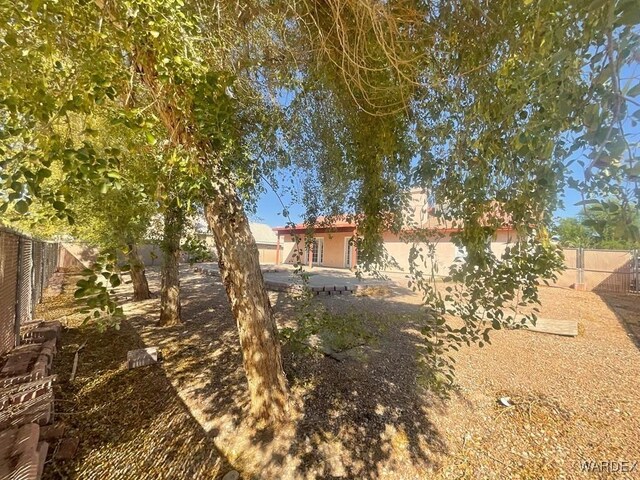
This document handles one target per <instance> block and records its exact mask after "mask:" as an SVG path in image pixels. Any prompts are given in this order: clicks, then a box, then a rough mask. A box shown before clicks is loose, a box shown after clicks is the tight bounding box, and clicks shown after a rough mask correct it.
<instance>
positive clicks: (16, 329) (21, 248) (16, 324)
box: [13, 237, 24, 347]
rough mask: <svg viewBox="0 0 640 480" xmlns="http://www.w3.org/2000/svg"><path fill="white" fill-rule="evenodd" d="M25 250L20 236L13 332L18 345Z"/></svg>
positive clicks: (15, 343)
mask: <svg viewBox="0 0 640 480" xmlns="http://www.w3.org/2000/svg"><path fill="white" fill-rule="evenodd" d="M23 251H24V238H22V237H18V259H17V267H18V273H17V275H16V315H15V321H14V322H13V332H14V336H15V340H14V342H13V343H14V345H15V346H16V347H18V346H19V345H20V314H21V312H22V292H21V289H20V287H21V286H22V275H23V272H22V253H23Z"/></svg>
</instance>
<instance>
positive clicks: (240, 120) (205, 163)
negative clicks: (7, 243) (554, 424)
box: [0, 0, 640, 413]
mask: <svg viewBox="0 0 640 480" xmlns="http://www.w3.org/2000/svg"><path fill="white" fill-rule="evenodd" d="M0 6H1V9H2V10H1V12H2V24H0V37H1V38H2V39H3V40H2V44H1V45H0V65H2V66H1V67H0V68H1V71H0V74H1V75H0V91H1V92H2V94H1V96H0V154H1V155H2V163H0V182H2V186H3V189H2V191H3V194H2V195H3V196H2V203H1V205H2V208H3V209H4V210H7V209H9V208H12V209H13V210H14V211H15V212H16V213H18V214H25V213H26V212H28V210H29V208H30V206H31V205H32V203H33V201H34V199H35V198H38V199H40V201H41V202H42V203H43V204H44V205H50V207H51V208H50V212H51V213H52V214H53V215H56V216H57V217H60V218H68V219H69V220H71V221H72V220H73V219H74V218H75V217H74V215H73V211H72V210H71V209H70V208H69V205H71V204H72V203H74V201H75V200H76V199H77V198H79V195H78V193H77V192H81V191H84V190H83V189H93V191H94V192H95V191H98V192H100V195H103V196H104V198H102V197H100V199H99V201H112V202H114V203H112V204H110V205H109V206H108V208H109V209H110V210H111V209H118V208H119V206H121V207H122V208H123V209H124V211H126V208H128V207H129V206H130V205H131V204H133V202H135V203H136V204H137V203H140V202H145V201H146V199H148V198H149V193H148V189H146V188H145V189H136V188H133V189H132V190H131V191H128V190H127V188H126V187H127V185H129V184H128V183H127V179H126V178H124V179H123V177H122V175H121V173H120V172H121V171H125V172H127V175H129V174H130V173H132V172H134V171H137V172H140V171H141V170H140V169H139V168H138V169H137V170H136V168H135V167H134V165H136V162H138V161H143V162H144V160H141V158H142V157H140V156H138V155H139V154H142V153H144V152H145V151H146V150H150V151H152V152H153V154H154V156H153V158H154V160H155V159H157V160H158V177H157V180H158V183H159V186H160V188H159V193H160V195H161V196H162V198H164V200H163V203H164V205H165V207H167V208H168V207H169V206H178V207H179V206H181V205H179V204H182V202H184V203H185V204H186V205H187V206H188V205H191V204H192V203H202V204H204V205H206V208H205V211H206V212H207V218H209V219H211V222H210V223H211V225H210V226H211V227H216V228H217V231H216V232H214V233H215V234H216V239H217V241H218V248H219V252H220V253H222V254H224V255H226V256H227V261H228V263H229V264H230V266H227V267H225V268H238V269H241V268H245V269H246V270H245V271H243V274H242V275H232V274H231V273H229V274H228V275H227V274H225V276H224V279H225V286H226V287H227V292H228V295H229V297H230V300H232V302H231V303H232V304H233V305H235V307H234V308H236V307H237V306H238V305H240V303H241V300H242V295H241V294H242V293H243V289H242V288H241V286H240V285H239V283H238V281H237V279H238V278H251V279H252V280H251V282H254V283H255V282H260V281H261V280H260V276H259V275H258V274H257V273H259V272H257V273H256V272H255V269H256V268H255V265H251V262H249V263H244V264H243V263H242V262H241V261H240V260H241V259H242V258H241V257H242V255H240V253H241V252H243V251H242V250H241V249H242V248H245V247H246V249H247V250H246V251H244V253H247V252H248V253H250V254H251V255H253V254H254V253H255V251H256V249H255V245H251V242H250V241H248V240H247V239H246V238H243V239H242V241H240V242H234V238H233V237H234V236H236V237H238V238H239V237H241V236H242V235H243V232H244V233H246V230H247V228H248V227H247V226H246V225H245V224H246V214H245V208H246V209H249V210H250V209H251V208H252V206H254V205H255V200H256V198H257V194H258V193H259V191H260V189H261V188H263V187H262V186H261V182H262V181H263V180H264V181H267V182H268V183H269V184H270V185H274V186H276V188H277V185H278V182H277V179H278V173H279V172H282V171H283V170H284V171H287V172H289V173H295V174H296V175H298V176H299V177H300V179H301V184H302V188H301V192H300V198H301V200H302V201H303V202H304V203H305V206H306V207H307V212H306V221H307V223H308V224H309V225H310V226H313V225H315V224H316V223H317V222H318V218H319V217H320V216H322V215H328V217H329V220H330V219H331V217H332V216H333V217H335V215H337V214H346V215H347V216H348V217H349V218H353V219H354V220H355V221H356V223H357V225H358V235H357V238H356V243H357V247H358V258H359V261H360V263H361V267H362V268H364V269H377V268H380V267H384V265H385V263H386V262H388V261H389V259H388V256H385V252H384V249H383V242H382V234H383V232H385V231H388V230H390V231H392V232H396V233H398V234H400V235H402V236H403V238H404V239H405V240H407V241H409V242H413V243H414V244H415V248H414V250H413V252H412V255H411V259H410V260H411V263H412V268H411V272H410V273H411V275H412V277H413V279H412V286H413V287H415V288H416V289H418V290H420V292H421V293H422V295H423V299H424V301H425V305H427V306H428V307H429V310H428V315H426V316H425V318H426V321H425V326H424V330H423V333H424V339H425V343H424V346H425V351H426V353H427V355H426V357H425V358H427V359H434V358H435V359H436V360H433V363H432V364H431V365H432V366H433V367H437V368H436V369H441V368H448V367H450V361H449V360H448V357H447V349H448V348H459V347H460V346H461V345H462V344H466V343H471V342H478V343H480V344H483V343H485V342H487V341H488V338H489V337H488V335H489V331H490V330H491V329H492V328H493V329H497V328H502V327H506V326H514V325H515V324H516V317H515V315H514V313H515V312H514V311H513V310H515V311H517V310H518V309H519V308H520V307H523V306H527V305H531V304H536V303H537V302H538V297H537V286H538V283H539V281H540V280H541V279H544V280H548V279H553V278H554V275H555V273H554V272H555V271H556V270H557V269H558V268H559V266H560V256H559V253H558V251H557V249H556V247H555V246H554V245H553V244H552V243H551V242H550V240H549V233H548V231H549V229H550V227H551V225H552V213H553V211H554V210H555V208H556V207H557V205H558V194H559V192H560V191H561V189H562V188H563V187H564V185H565V183H567V184H568V185H570V186H572V187H573V188H577V189H579V190H580V191H581V192H583V194H584V196H585V200H584V202H585V204H588V203H593V202H598V203H599V204H600V205H601V206H602V208H603V209H604V208H605V206H604V205H605V203H604V202H605V201H609V200H605V201H603V200H602V199H609V198H614V199H616V201H617V205H618V206H619V208H620V210H621V211H623V212H629V211H630V209H632V208H635V207H634V206H635V205H637V204H638V201H637V197H638V186H637V179H638V160H637V156H636V154H635V148H636V144H635V143H634V139H633V138H632V137H631V136H629V135H628V134H627V132H626V131H625V127H626V125H627V124H634V123H633V122H636V121H637V120H638V112H637V111H636V112H634V113H631V109H630V106H631V105H637V103H638V102H637V100H636V99H637V98H638V95H640V88H639V87H638V84H637V83H636V82H637V80H632V81H630V82H627V83H626V84H623V80H622V72H624V71H625V70H624V69H625V67H626V66H628V65H629V64H630V63H631V62H633V61H634V55H635V53H634V52H635V51H636V49H637V46H638V41H639V36H638V32H637V23H638V17H639V15H640V7H639V6H638V4H637V2H634V1H631V0H609V1H606V0H596V1H593V0H573V1H560V0H537V1H529V0H524V1H518V2H485V1H478V0H456V1H452V2H451V1H447V2H444V1H441V2H440V1H436V2H429V3H425V2H419V1H411V0H409V1H389V2H382V1H380V2H379V1H375V0H328V1H323V2H316V1H313V0H297V1H295V2H280V1H275V2H248V3H246V4H242V5H241V4H239V3H235V2H206V1H204V0H124V1H121V2H113V1H110V0H95V1H88V2H75V1H71V0H59V1H55V2H54V1H35V2H26V1H17V2H9V1H8V0H0ZM25 72H29V75H28V76H25ZM97 118H100V119H103V121H105V122H107V124H106V125H105V124H101V125H99V126H97V125H96V124H94V123H92V122H94V121H95V119H97ZM97 128H98V129H100V130H103V131H104V132H107V131H110V129H111V128H115V129H118V131H121V132H126V134H125V137H126V138H128V139H132V142H131V143H126V144H124V145H123V143H122V142H121V141H116V140H117V138H116V139H114V141H110V137H111V135H109V138H107V140H108V141H104V140H105V136H104V135H102V136H100V135H98V136H97V135H96V129H97ZM578 154H580V155H583V156H584V158H580V159H579V160H578V162H582V164H583V165H584V167H585V174H584V176H583V178H572V177H571V176H570V175H568V172H567V167H568V163H569V162H570V161H571V159H573V158H575V155H578ZM138 165H140V164H138ZM142 170H144V169H142ZM177 171H179V172H181V173H180V175H177V176H174V173H176V172H177ZM54 172H55V174H56V178H58V180H59V181H58V182H53V183H51V182H48V181H47V179H48V178H50V177H52V176H53V175H54ZM133 177H134V175H130V178H133ZM141 184H144V185H148V183H147V180H142V181H141V183H138V182H137V181H135V182H132V183H131V185H132V186H133V185H141ZM416 186H417V187H421V188H423V189H425V190H426V191H428V193H429V196H430V198H431V199H432V203H433V204H434V205H435V210H434V212H433V214H434V218H435V219H436V220H437V221H439V222H441V223H442V224H447V225H448V226H449V227H450V228H452V229H454V230H455V233H454V234H453V235H452V239H453V241H454V242H455V243H456V244H458V245H459V246H461V247H464V248H465V249H466V251H467V252H468V255H467V257H466V259H465V260H464V261H462V262H461V263H459V264H457V265H455V266H454V267H453V268H452V269H451V271H450V272H447V274H448V279H449V280H450V281H451V286H450V289H449V290H446V291H445V292H442V291H441V290H439V289H437V288H436V286H435V283H434V282H435V273H436V272H435V271H434V269H435V266H434V265H435V264H434V253H433V252H434V244H435V241H436V240H437V231H436V230H434V229H432V228H423V226H421V225H417V224H415V222H413V223H412V222H410V223H409V224H408V223H407V220H406V217H405V213H406V212H405V210H406V207H407V205H408V191H409V189H410V188H411V187H416ZM127 192H128V193H127ZM141 192H145V193H144V195H146V197H142V196H140V195H142V193H141ZM128 195H129V196H128ZM634 196H635V201H634V200H633V198H634ZM238 198H241V199H242V203H240V201H239V200H238ZM78 201H82V200H78ZM625 218H630V217H629V215H627V217H625ZM134 220H135V217H134ZM505 222H508V223H509V224H511V225H512V226H513V227H514V229H515V231H516V232H517V237H518V241H517V242H516V243H515V244H514V245H513V246H511V247H510V248H509V249H507V251H506V253H505V254H504V255H503V256H501V257H498V256H496V255H495V254H494V253H493V252H492V251H491V250H490V249H488V248H487V247H486V245H487V240H488V239H490V238H491V237H492V236H493V235H494V234H495V232H496V231H497V229H498V228H500V227H501V226H502V225H503V224H504V223H505ZM83 223H84V222H83ZM142 223H144V222H140V224H142ZM625 225H627V226H628V225H631V226H630V227H629V228H628V231H627V233H626V234H627V235H629V236H633V235H637V233H638V232H637V228H635V229H634V228H633V223H629V222H627V223H626V224H625ZM110 227H113V226H112V225H111V226H110ZM245 227H246V228H245ZM406 227H410V228H408V229H407V228H406ZM252 258H253V257H252ZM245 259H246V255H245ZM234 261H235V265H231V264H232V263H234ZM251 268H253V270H251ZM227 273H228V272H227ZM252 286H255V285H252ZM259 287H260V288H256V290H255V291H256V292H257V293H256V295H257V296H258V297H260V299H261V300H260V301H263V302H264V303H265V304H264V305H262V306H261V307H260V308H257V309H256V310H253V311H251V312H252V313H251V315H254V317H256V318H253V319H249V320H256V321H257V320H260V319H258V318H257V317H259V316H260V312H263V313H264V315H266V317H265V318H266V320H265V323H264V324H260V325H262V327H261V328H263V329H264V330H265V332H264V333H265V337H266V338H272V337H274V333H275V326H274V324H273V319H272V317H271V314H270V309H269V308H268V299H267V300H265V299H266V295H265V294H264V288H263V287H261V286H259ZM244 307H246V311H244V312H243V311H241V308H240V307H237V308H236V309H235V310H234V313H235V314H236V315H237V316H238V319H241V317H242V315H243V314H248V313H247V312H249V311H250V308H249V307H250V306H247V305H245V306H244ZM510 309H511V310H510ZM265 312H266V313H265ZM447 315H456V316H459V317H461V318H462V319H463V321H464V326H462V327H456V328H454V327H452V326H451V325H450V324H449V323H447V322H446V316H447ZM239 323H241V322H240V320H239ZM255 325H256V324H255V323H251V324H250V326H255ZM249 330H250V329H247V330H243V329H241V332H243V331H249ZM256 338H262V336H261V335H257V336H256ZM243 347H244V348H251V347H252V345H250V343H249V342H248V341H247V342H245V343H243ZM265 348H266V349H267V350H268V349H269V348H271V351H270V352H271V353H270V354H269V355H267V356H266V357H262V358H270V359H273V362H272V363H270V365H271V366H272V367H273V369H279V368H280V367H279V365H280V363H279V353H278V348H277V345H276V344H275V343H274V344H273V345H271V344H270V345H269V346H267V347H265ZM265 351H266V350H265ZM246 353H247V352H245V354H246ZM251 357H252V356H251V355H245V360H246V361H249V360H250V358H251ZM276 357H277V358H276ZM247 359H249V360H247ZM430 361H431V360H430ZM245 366H246V367H247V368H248V369H249V368H250V367H251V365H249V364H248V363H246V362H245ZM254 366H255V365H254ZM447 374H449V373H447ZM265 378H266V377H265ZM269 381H271V384H270V385H271V386H272V387H274V388H275V389H280V390H281V391H282V392H284V390H285V388H284V377H283V376H282V374H281V372H276V374H275V375H273V376H271V377H269ZM250 384H251V382H250ZM252 388H253V387H251V385H250V390H251V389H252ZM251 391H252V392H253V393H255V392H257V390H255V392H254V390H251ZM253 393H252V395H253ZM256 395H257V394H256ZM274 398H284V394H283V395H280V396H278V395H276V396H275V397H274ZM282 403H284V402H282ZM260 408H261V411H262V412H263V413H264V412H267V411H268V408H264V405H262V406H261V407H260Z"/></svg>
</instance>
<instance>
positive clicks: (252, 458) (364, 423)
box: [43, 267, 640, 479]
mask: <svg viewBox="0 0 640 480" xmlns="http://www.w3.org/2000/svg"><path fill="white" fill-rule="evenodd" d="M67 283H70V284H71V285H70V286H69V285H67V287H66V289H65V292H64V294H63V295H62V296H60V297H57V298H55V299H50V300H48V301H47V304H45V305H44V309H43V311H46V312H47V313H46V315H48V316H50V317H49V318H60V317H63V316H65V315H66V318H67V321H68V322H69V328H68V329H67V330H66V331H65V333H64V335H63V339H62V351H61V352H60V353H59V355H58V356H57V357H56V360H55V365H54V369H55V373H57V374H58V375H59V378H60V380H61V381H60V383H59V385H58V387H57V398H58V399H59V402H58V403H57V406H56V408H57V411H58V412H59V413H60V415H59V417H58V418H59V419H60V421H62V422H64V423H65V424H66V425H67V426H68V433H67V435H72V436H73V435H75V436H77V437H78V438H79V439H80V448H79V451H78V454H77V455H76V457H75V458H74V459H73V460H71V461H66V462H59V461H53V462H51V461H50V462H49V463H48V464H47V467H46V469H45V478H101V479H102V478H105V479H108V478H115V479H120V478H122V479H125V478H194V479H200V478H203V479H205V478H206V479H209V478H218V477H220V476H221V475H223V474H224V473H225V472H226V471H228V470H229V469H230V468H235V469H237V470H239V471H241V472H242V474H243V477H242V478H247V479H248V478H265V479H271V478H281V479H298V478H299V479H320V478H331V479H336V478H345V479H352V478H363V479H369V478H371V479H375V478H380V479H423V478H436V479H449V478H451V479H453V478H466V479H475V478H504V479H508V478H523V479H525V478H527V479H529V478H530V479H534V478H535V479H544V478H548V479H555V478H600V477H602V478H605V474H598V473H585V472H581V471H580V462H581V461H589V460H593V461H603V460H608V461H638V460H640V442H639V440H638V432H640V402H638V401H637V399H638V392H640V350H639V349H638V346H637V345H636V342H638V337H637V336H636V333H637V332H638V329H637V326H638V325H640V301H638V297H634V296H625V295H604V294H600V295H598V294H596V293H592V292H575V291H572V290H566V289H559V288H542V289H541V293H540V296H541V300H542V312H541V316H543V317H545V318H558V319H568V320H571V319H573V320H577V321H578V322H579V327H580V334H579V335H578V337H576V338H566V337H558V336H554V335H545V334H539V333H533V332H526V331H504V330H503V331H499V332H495V333H494V334H493V336H492V338H493V340H492V343H491V345H488V346H486V347H485V348H477V347H471V348H467V349H463V350H461V351H460V352H459V353H458V354H457V373H456V375H457V377H456V381H457V385H456V388H455V389H453V390H452V391H451V392H450V396H449V398H442V397H441V396H439V395H436V394H433V393H431V392H429V391H428V390H426V389H425V388H423V387H422V383H421V375H422V372H421V367H420V366H419V365H418V362H417V360H416V359H417V349H418V345H419V343H420V335H419V328H420V326H421V316H420V313H419V312H420V309H419V306H418V305H417V303H418V301H417V299H416V298H415V297H414V296H413V295H412V294H411V293H410V292H409V291H406V292H404V293H403V290H402V289H401V288H396V289H394V290H393V292H392V293H393V294H392V295H389V294H388V292H382V293H380V294H379V295H378V293H377V292H369V293H368V295H364V296H338V297H325V298H323V299H316V300H314V302H317V308H318V309H320V310H321V311H324V312H326V313H325V314H323V318H324V319H325V320H326V321H325V323H324V324H323V325H324V327H325V328H326V327H327V326H329V327H331V328H334V327H335V329H336V332H333V334H331V332H322V331H321V332H320V337H322V338H324V339H325V340H328V341H329V342H330V343H331V348H330V349H329V351H330V352H333V353H336V352H337V353H339V355H333V354H327V349H326V348H324V349H323V348H316V349H313V348H312V349H309V348H305V349H301V350H300V349H296V348H293V346H292V345H291V344H290V342H285V344H284V347H283V357H284V365H285V372H286V374H287V377H288V379H289V383H290V388H291V392H292V395H291V396H292V398H291V415H290V416H291V421H290V422H289V423H288V424H286V425H284V426H282V427H280V428H279V429H278V430H276V431H273V430H270V429H256V428H255V425H253V424H252V423H251V422H250V421H248V415H247V412H248V395H247V387H246V381H245V380H244V376H243V373H242V357H241V353H240V351H239V347H238V339H237V333H236V327H235V322H234V321H233V318H232V316H231V313H230V310H229V306H228V303H227V301H226V298H225V295H224V290H223V288H222V285H221V284H220V281H219V279H217V278H211V277H205V276H201V275H199V274H196V273H194V272H193V271H191V270H190V269H188V268H186V267H184V268H183V269H182V287H183V294H184V296H183V298H184V303H183V315H184V317H183V318H184V320H185V324H184V325H182V326H178V327H168V328H159V327H157V326H156V321H157V309H158V305H157V299H154V300H149V301H145V302H138V303H135V304H134V303H131V302H130V301H129V300H130V299H129V297H130V295H131V293H130V287H129V286H128V285H123V286H122V287H120V288H119V289H118V290H119V296H120V299H121V301H122V302H123V304H124V306H125V311H126V312H127V314H128V318H129V320H128V321H126V322H123V324H122V326H121V328H120V330H115V329H109V330H107V332H105V333H100V332H98V331H97V329H95V328H94V327H92V326H87V325H85V326H81V325H80V323H81V316H79V315H77V314H74V313H73V310H72V308H70V305H72V298H71V295H70V294H69V292H68V291H67V290H68V289H69V288H71V291H72V290H73V289H72V284H73V282H67ZM150 284H151V286H152V289H156V291H157V289H158V286H159V281H158V275H157V272H155V271H152V272H150ZM271 299H272V303H273V305H274V308H275V311H276V314H277V318H278V322H279V325H280V327H281V328H282V327H291V326H292V325H295V321H294V319H295V315H296V307H295V305H296V304H295V302H294V301H293V300H292V299H291V298H289V297H288V296H287V295H285V294H272V296H271ZM353 315H362V319H364V320H362V321H361V322H355V324H356V326H357V327H358V328H360V325H361V324H366V323H369V325H363V328H364V329H365V330H366V331H365V332H364V333H362V332H354V331H353V327H352V325H353V323H354V322H353V321H347V322H341V321H336V319H340V318H341V317H343V318H345V319H349V318H353ZM327 319H328V320H327ZM63 322H64V320H63ZM285 330H286V328H285ZM341 332H342V333H341ZM85 341H86V342H87V344H86V346H85V348H84V349H83V350H82V352H81V354H80V362H79V367H78V374H77V378H76V379H75V380H74V382H68V381H65V380H67V379H68V377H69V373H70V371H71V367H72V362H73V355H74V353H75V351H76V349H77V348H78V347H79V346H80V345H82V344H83V343H84V342H85ZM149 346H157V347H159V348H160V349H161V350H162V353H163V356H164V358H165V360H164V362H163V364H161V365H153V366H149V367H143V368H137V369H133V370H127V369H126V366H125V361H126V353H127V351H128V350H131V349H136V348H142V347H149ZM503 397H508V399H509V402H508V403H507V404H506V405H507V406H505V405H504V404H501V403H500V401H499V399H500V398H503ZM227 462H229V463H227ZM230 465H231V466H230Z"/></svg>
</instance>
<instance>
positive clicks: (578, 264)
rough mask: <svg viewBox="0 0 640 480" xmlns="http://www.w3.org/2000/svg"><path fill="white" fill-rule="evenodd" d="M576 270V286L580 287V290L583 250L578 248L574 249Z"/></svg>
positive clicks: (582, 279) (582, 278) (582, 277)
mask: <svg viewBox="0 0 640 480" xmlns="http://www.w3.org/2000/svg"><path fill="white" fill-rule="evenodd" d="M576 268H577V271H578V282H577V283H578V285H580V288H583V287H582V284H583V283H584V248H582V247H579V248H577V249H576Z"/></svg>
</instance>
